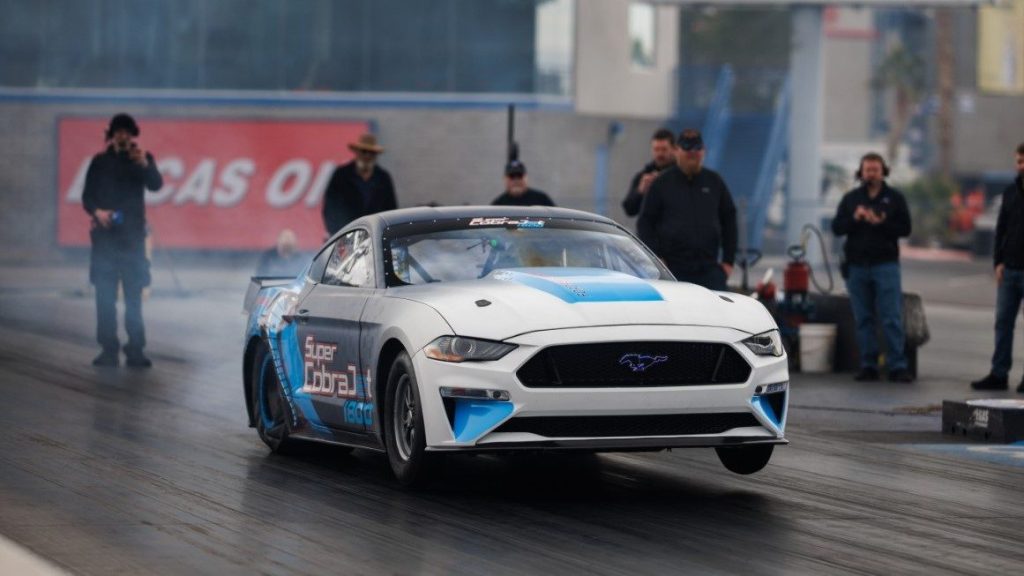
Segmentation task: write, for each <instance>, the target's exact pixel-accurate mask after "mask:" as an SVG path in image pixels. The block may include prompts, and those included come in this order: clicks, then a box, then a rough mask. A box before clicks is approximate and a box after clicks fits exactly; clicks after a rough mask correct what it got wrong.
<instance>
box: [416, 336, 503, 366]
mask: <svg viewBox="0 0 1024 576" xmlns="http://www.w3.org/2000/svg"><path fill="white" fill-rule="evenodd" d="M515 348H516V347H515V346H514V345H513V344H505V343H502V342H493V341H491V340H478V339H476V338H465V337H463V336H441V337H440V338H438V339H436V340H434V341H433V342H431V343H430V344H427V346H426V348H424V349H423V352H424V354H426V355H427V358H433V359H434V360H441V361H443V362H479V361H481V360H497V359H499V358H501V357H502V356H504V355H505V354H508V353H509V352H511V351H512V350H515Z"/></svg>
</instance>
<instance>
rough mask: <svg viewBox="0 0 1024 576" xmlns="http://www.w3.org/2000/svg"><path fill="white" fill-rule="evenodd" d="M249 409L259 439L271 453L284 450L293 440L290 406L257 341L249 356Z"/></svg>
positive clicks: (271, 361)
mask: <svg viewBox="0 0 1024 576" xmlns="http://www.w3.org/2000/svg"><path fill="white" fill-rule="evenodd" d="M252 374H253V378H254V382H253V386H252V409H253V411H252V413H253V415H254V416H255V420H256V432H257V433H258V434H259V435H260V440H263V443H264V444H266V445H267V446H269V447H270V450H271V451H272V452H275V453H283V452H287V451H288V450H289V449H291V447H292V446H293V445H294V444H295V440H294V439H292V438H290V437H289V436H290V434H291V407H290V406H289V404H288V399H287V398H286V397H285V396H284V389H283V388H282V387H281V381H280V380H279V379H278V377H277V368H276V367H275V366H274V357H273V355H272V354H271V353H270V349H269V348H268V347H267V346H266V345H265V344H262V345H260V348H259V350H258V351H257V352H256V358H255V359H254V360H253V369H252Z"/></svg>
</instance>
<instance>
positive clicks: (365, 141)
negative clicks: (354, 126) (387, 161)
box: [348, 134, 384, 154]
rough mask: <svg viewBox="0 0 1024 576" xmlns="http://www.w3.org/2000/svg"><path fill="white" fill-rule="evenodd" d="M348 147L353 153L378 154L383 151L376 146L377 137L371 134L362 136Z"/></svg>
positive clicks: (381, 147) (382, 148)
mask: <svg viewBox="0 0 1024 576" xmlns="http://www.w3.org/2000/svg"><path fill="white" fill-rule="evenodd" d="M348 147H349V149H350V150H352V151H353V152H363V151H365V152H373V153H374V154H380V153H381V152H383V151H384V147H383V146H380V145H379V144H377V137H376V136H374V135H373V134H363V135H362V136H360V137H359V139H358V140H356V141H355V142H352V143H351V144H349V145H348Z"/></svg>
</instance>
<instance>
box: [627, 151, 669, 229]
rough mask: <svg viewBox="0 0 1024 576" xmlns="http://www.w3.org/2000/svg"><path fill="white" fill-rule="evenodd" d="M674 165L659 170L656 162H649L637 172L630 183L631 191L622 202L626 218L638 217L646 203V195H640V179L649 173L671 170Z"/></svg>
mask: <svg viewBox="0 0 1024 576" xmlns="http://www.w3.org/2000/svg"><path fill="white" fill-rule="evenodd" d="M671 167H672V165H671V164H670V165H668V166H665V167H664V168H658V165H657V164H655V163H654V162H648V163H647V165H646V166H644V169H643V170H641V171H639V172H637V173H636V174H635V175H634V176H633V179H632V180H631V181H630V182H629V191H628V192H626V197H625V198H624V199H623V200H622V209H623V210H625V211H626V216H636V215H637V214H639V213H640V206H641V205H642V204H643V203H644V195H643V194H641V193H640V191H639V187H640V178H642V177H643V175H644V174H647V173H648V172H663V171H665V170H668V169H669V168H671Z"/></svg>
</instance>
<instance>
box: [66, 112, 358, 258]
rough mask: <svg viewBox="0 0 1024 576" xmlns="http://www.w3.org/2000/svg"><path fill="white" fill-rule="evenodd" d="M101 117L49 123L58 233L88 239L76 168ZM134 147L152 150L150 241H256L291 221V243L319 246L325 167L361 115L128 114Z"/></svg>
mask: <svg viewBox="0 0 1024 576" xmlns="http://www.w3.org/2000/svg"><path fill="white" fill-rule="evenodd" d="M108 121H109V119H107V118H73V117H64V118H62V119H61V120H60V124H59V127H58V156H59V173H58V184H59V189H58V198H57V202H58V208H57V241H58V243H59V244H60V245H61V246H88V245H89V216H88V214H86V213H85V211H84V210H83V209H82V191H83V188H84V186H85V174H86V171H87V170H88V168H89V162H90V160H91V159H92V157H93V156H94V155H95V154H96V153H98V152H101V151H102V150H103V149H104V142H103V132H104V130H105V129H106V126H107V122H108ZM136 121H137V122H138V124H139V128H140V129H141V131H142V134H141V135H140V136H139V138H138V143H139V146H140V147H142V148H143V149H144V150H146V151H148V152H150V153H152V154H153V156H154V158H155V159H156V163H157V167H158V168H159V169H160V173H161V174H163V177H164V186H163V188H161V189H160V190H158V191H156V192H149V191H147V192H146V220H147V221H148V222H149V227H150V231H151V237H152V240H153V243H154V245H155V246H156V247H157V248H189V249H223V250H255V249H266V248H269V247H271V246H273V245H274V243H275V242H276V240H277V236H278V234H279V233H280V231H281V230H283V229H285V228H290V229H292V230H293V231H294V232H295V234H296V236H297V237H298V241H299V248H300V249H307V250H308V249H313V248H316V247H318V246H319V245H320V244H321V243H322V242H323V240H324V236H325V234H326V232H325V230H324V225H323V221H322V219H321V217H320V209H321V205H322V199H323V193H324V189H325V188H326V187H327V182H328V180H330V177H331V173H332V172H333V171H334V168H335V167H336V166H338V165H340V164H343V163H345V162H348V161H349V160H350V159H351V158H352V152H351V151H350V150H349V148H348V146H347V144H348V143H350V142H354V141H355V140H356V138H358V136H359V135H360V134H362V133H363V132H366V131H368V130H369V126H368V124H367V123H366V122H336V121H302V120H289V121H276V120H200V119H169V118H146V117H136Z"/></svg>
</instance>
